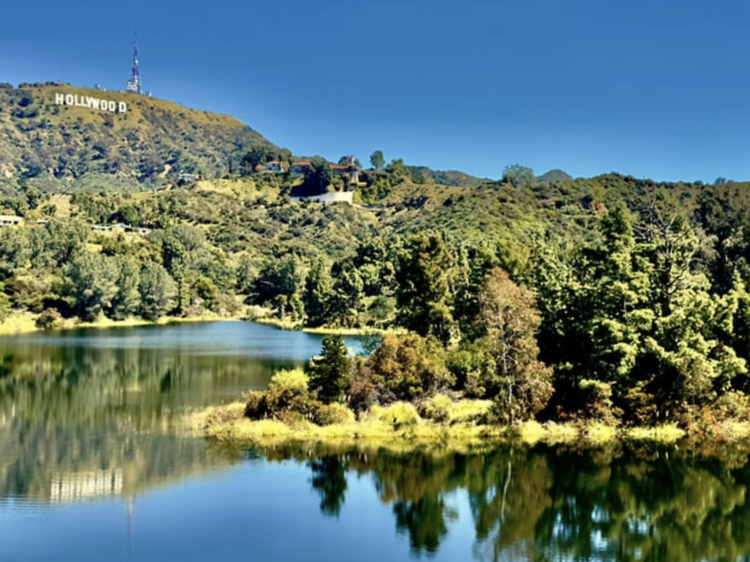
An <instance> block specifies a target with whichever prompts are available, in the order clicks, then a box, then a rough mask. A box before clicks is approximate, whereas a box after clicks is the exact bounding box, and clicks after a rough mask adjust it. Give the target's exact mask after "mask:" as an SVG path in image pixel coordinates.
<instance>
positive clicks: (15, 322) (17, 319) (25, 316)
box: [0, 312, 37, 336]
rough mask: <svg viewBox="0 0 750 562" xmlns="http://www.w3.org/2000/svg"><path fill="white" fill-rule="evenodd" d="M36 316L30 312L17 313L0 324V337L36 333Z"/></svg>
mask: <svg viewBox="0 0 750 562" xmlns="http://www.w3.org/2000/svg"><path fill="white" fill-rule="evenodd" d="M36 317H37V315H36V314H31V313H30V312H16V313H13V314H11V315H10V316H8V317H7V318H6V319H5V320H4V321H3V322H0V335H3V336H10V335H16V334H27V333H29V332H36V331H37V327H36V323H35V322H36Z"/></svg>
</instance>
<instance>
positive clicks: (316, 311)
mask: <svg viewBox="0 0 750 562" xmlns="http://www.w3.org/2000/svg"><path fill="white" fill-rule="evenodd" d="M332 285H333V280H332V279H331V271H330V267H329V265H328V263H327V262H326V261H325V260H324V259H322V258H320V259H317V260H315V261H314V262H313V264H312V266H311V267H310V271H308V272H307V277H306V278H305V292H304V294H303V297H302V302H303V303H304V305H305V316H306V322H307V325H308V326H313V327H317V326H323V325H325V324H328V323H330V322H331V308H332V305H333V297H334V294H333V287H332Z"/></svg>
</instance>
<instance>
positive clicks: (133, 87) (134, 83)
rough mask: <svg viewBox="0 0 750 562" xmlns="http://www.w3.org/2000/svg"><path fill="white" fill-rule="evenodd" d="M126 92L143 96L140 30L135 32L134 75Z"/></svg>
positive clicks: (126, 87)
mask: <svg viewBox="0 0 750 562" xmlns="http://www.w3.org/2000/svg"><path fill="white" fill-rule="evenodd" d="M125 90H126V91H128V92H131V93H133V94H142V93H143V89H142V88H141V68H140V65H139V64H138V30H136V32H135V37H134V38H133V74H132V76H131V77H130V80H128V84H127V86H125Z"/></svg>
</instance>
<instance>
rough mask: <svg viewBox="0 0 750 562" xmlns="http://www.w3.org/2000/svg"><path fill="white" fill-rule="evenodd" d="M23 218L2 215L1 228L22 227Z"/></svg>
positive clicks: (0, 216)
mask: <svg viewBox="0 0 750 562" xmlns="http://www.w3.org/2000/svg"><path fill="white" fill-rule="evenodd" d="M22 224H23V218H22V217H17V216H15V215H0V226H21V225H22Z"/></svg>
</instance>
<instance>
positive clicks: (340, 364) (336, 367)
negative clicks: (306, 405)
mask: <svg viewBox="0 0 750 562" xmlns="http://www.w3.org/2000/svg"><path fill="white" fill-rule="evenodd" d="M350 369H351V359H350V358H349V356H348V352H347V349H346V345H345V344H344V339H343V338H342V337H341V336H340V335H337V334H333V335H327V336H325V337H324V338H323V349H322V351H321V355H320V357H315V358H313V359H312V361H310V390H313V391H315V392H317V394H318V399H319V400H320V401H321V402H323V403H325V404H330V403H331V402H339V401H341V400H342V398H343V397H344V394H345V392H346V390H347V388H348V386H349V371H350Z"/></svg>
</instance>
